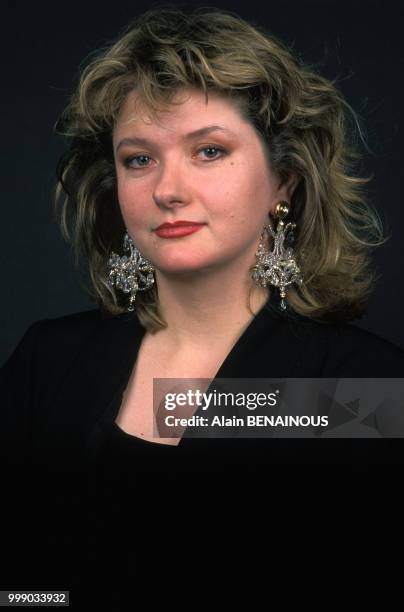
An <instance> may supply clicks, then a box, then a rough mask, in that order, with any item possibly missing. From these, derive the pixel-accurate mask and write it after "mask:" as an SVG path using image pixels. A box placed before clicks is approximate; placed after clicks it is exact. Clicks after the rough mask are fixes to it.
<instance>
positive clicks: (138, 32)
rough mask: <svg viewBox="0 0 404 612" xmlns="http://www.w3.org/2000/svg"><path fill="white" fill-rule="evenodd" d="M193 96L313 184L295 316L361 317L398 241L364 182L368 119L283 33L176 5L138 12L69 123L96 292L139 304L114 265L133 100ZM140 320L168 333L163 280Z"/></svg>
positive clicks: (114, 308)
mask: <svg viewBox="0 0 404 612" xmlns="http://www.w3.org/2000/svg"><path fill="white" fill-rule="evenodd" d="M184 88H185V89H189V88H197V89H198V90H200V91H203V92H204V94H205V98H206V100H208V95H209V91H211V92H215V93H217V94H221V95H222V96H226V97H227V99H228V100H229V101H231V102H232V104H234V105H235V108H237V109H238V110H239V112H240V113H241V116H242V117H243V118H244V119H246V120H247V121H249V122H250V123H251V125H252V126H253V127H254V128H255V130H256V133H257V135H258V137H259V138H260V139H261V140H262V142H263V143H264V144H265V150H266V152H267V156H268V163H269V165H270V168H271V170H272V171H273V172H274V173H276V174H277V175H278V176H279V177H280V178H281V179H287V178H288V175H289V173H290V172H291V171H293V172H295V173H296V174H297V176H298V178H299V184H298V187H297V189H296V190H295V192H294V194H293V197H292V199H291V203H290V204H291V206H290V208H291V215H290V218H291V220H293V221H294V222H295V223H296V226H297V227H296V232H297V235H296V241H295V244H294V249H295V255H296V259H297V261H298V263H299V266H300V269H301V272H302V275H303V279H304V282H303V284H302V285H299V286H295V285H290V286H289V288H288V294H287V299H288V304H289V305H290V307H291V308H292V310H293V311H294V312H295V313H297V314H299V315H303V316H306V317H310V318H313V319H316V320H320V321H321V320H349V319H354V318H356V317H358V316H360V315H361V314H362V313H363V311H364V308H365V306H366V303H367V301H368V298H369V296H370V293H371V290H372V289H373V286H374V282H375V278H376V277H375V274H374V272H373V271H372V270H371V267H370V250H371V248H372V247H373V246H377V245H379V244H382V243H383V241H384V239H383V232H382V228H381V222H380V218H379V216H378V214H377V212H376V210H375V209H373V208H372V206H371V205H370V204H369V202H368V201H367V197H366V196H365V194H364V185H365V184H366V183H367V182H368V181H370V180H371V179H372V177H370V178H361V177H359V176H357V162H358V160H359V159H360V157H361V156H360V154H359V153H358V152H357V147H356V140H355V134H356V128H358V131H359V135H360V137H361V139H362V138H363V137H362V134H361V128H360V123H359V119H358V115H357V114H356V113H355V111H353V109H352V108H351V107H350V105H349V104H348V103H347V102H346V100H345V99H344V98H343V96H342V94H341V93H340V92H339V91H338V90H337V88H336V87H335V85H334V84H333V83H332V82H331V81H329V80H327V79H326V78H324V77H323V76H320V75H319V74H317V73H316V71H315V70H314V69H313V68H312V67H309V66H308V65H307V64H304V63H303V61H302V60H301V59H300V57H298V56H297V54H296V52H295V51H292V50H291V49H289V48H288V47H287V46H286V45H285V44H284V43H283V42H281V41H280V40H279V39H277V38H276V37H275V36H274V35H273V34H271V33H269V32H268V31H267V30H266V29H265V28H263V27H261V26H259V25H257V24H254V25H252V23H247V22H246V21H244V20H243V19H242V18H240V17H239V16H238V15H236V14H234V13H232V12H229V11H223V10H221V9H220V10H219V9H217V8H214V7H198V8H193V9H189V8H178V7H174V6H172V5H164V6H163V7H161V8H158V7H155V8H153V9H151V10H149V11H147V12H145V13H143V14H142V15H140V16H138V17H137V18H136V19H135V20H134V21H133V22H132V23H130V24H129V26H127V28H125V30H124V31H123V33H121V35H120V36H119V38H118V39H117V40H116V41H114V42H112V43H110V44H109V45H108V46H107V47H106V48H103V49H101V50H99V49H98V50H97V51H96V52H95V54H91V55H90V57H89V58H88V60H87V65H86V66H85V67H84V68H83V69H82V71H81V74H80V76H79V82H78V85H77V88H76V89H75V91H74V92H73V94H72V96H71V98H70V101H69V104H68V106H67V108H66V109H65V110H64V111H63V113H62V115H61V117H60V118H59V120H58V121H57V123H56V126H55V130H56V132H57V133H59V134H63V135H64V136H66V137H68V138H69V139H70V146H69V148H68V150H67V151H66V152H65V154H63V155H62V157H61V158H60V160H59V163H58V167H57V179H58V182H57V185H56V190H55V204H56V207H55V211H56V213H57V215H58V221H59V223H60V225H61V229H62V234H63V236H64V238H65V239H66V240H68V241H70V242H71V244H72V246H73V251H74V254H75V264H76V266H77V269H78V271H80V262H81V261H82V258H84V262H85V268H86V272H87V274H88V273H89V276H87V279H86V289H87V291H88V293H89V294H90V295H91V296H92V298H93V299H95V300H96V302H97V303H98V305H99V306H100V307H101V309H102V310H104V311H107V312H108V313H110V314H112V315H116V314H120V313H123V312H125V311H126V310H127V305H128V296H127V294H124V293H121V292H120V291H119V294H118V293H116V292H115V290H114V289H113V288H111V287H110V286H109V284H108V269H107V262H108V259H109V256H110V254H111V251H115V252H117V251H118V252H119V251H122V244H123V236H124V233H125V230H126V228H125V224H124V222H123V219H122V215H121V212H120V207H119V202H118V196H117V178H116V170H115V164H114V157H113V148H112V131H113V127H114V125H115V122H116V119H117V116H118V114H119V111H120V109H121V107H122V104H123V102H124V100H125V98H126V96H127V95H128V94H129V93H130V92H131V91H134V90H136V92H138V93H139V96H140V98H141V99H142V100H143V101H145V103H146V106H147V108H148V110H149V112H150V115H151V116H152V117H153V118H156V117H157V113H158V112H159V110H160V107H159V104H160V105H161V107H162V108H163V109H164V107H166V108H167V105H169V104H170V103H173V100H174V97H175V95H176V94H177V93H178V92H179V91H181V90H183V89H184ZM60 201H62V206H61V207H60V209H59V206H58V203H59V202H60ZM254 263H255V262H252V265H253V264H254ZM275 291H277V290H275ZM136 311H137V314H138V316H139V319H140V321H141V322H142V324H143V325H144V326H145V327H146V329H148V330H149V331H151V332H154V331H156V330H158V329H159V328H161V327H165V326H166V323H165V321H164V320H163V319H162V317H161V315H160V314H159V308H158V293H157V288H156V285H154V286H153V287H152V289H149V290H148V291H145V292H138V294H137V296H136Z"/></svg>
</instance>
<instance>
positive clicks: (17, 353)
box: [2, 308, 124, 369]
mask: <svg viewBox="0 0 404 612" xmlns="http://www.w3.org/2000/svg"><path fill="white" fill-rule="evenodd" d="M115 318H117V319H120V318H122V317H110V316H109V315H107V314H105V313H104V312H103V311H102V310H100V309H99V308H94V309H90V310H84V311H80V312H74V313H70V314H66V315H62V316H56V317H51V318H43V319H39V320H37V321H34V322H33V323H31V324H30V325H28V327H27V328H26V329H25V331H24V332H23V333H22V334H21V336H20V337H19V339H18V341H17V342H16V345H15V348H14V350H13V351H12V353H11V355H10V356H9V357H8V359H7V360H6V362H5V364H4V365H3V368H2V369H7V368H9V367H11V366H12V365H13V364H14V363H16V362H19V363H20V364H21V363H23V362H28V361H32V360H33V359H37V358H39V360H40V361H43V362H44V363H45V362H47V361H49V362H51V361H52V360H60V361H65V360H66V361H68V359H69V358H70V357H71V356H72V355H73V354H75V353H77V352H78V350H80V347H81V346H82V345H83V344H84V343H85V342H86V341H87V340H89V339H90V338H91V336H92V335H93V334H96V333H97V331H99V330H100V329H102V328H103V327H105V325H108V322H109V321H111V320H113V319H115ZM123 318H124V316H123Z"/></svg>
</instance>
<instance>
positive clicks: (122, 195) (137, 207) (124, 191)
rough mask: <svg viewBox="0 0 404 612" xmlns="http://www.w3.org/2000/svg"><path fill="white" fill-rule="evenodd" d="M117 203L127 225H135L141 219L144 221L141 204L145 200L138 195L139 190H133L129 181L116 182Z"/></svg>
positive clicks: (143, 211) (143, 207)
mask: <svg viewBox="0 0 404 612" xmlns="http://www.w3.org/2000/svg"><path fill="white" fill-rule="evenodd" d="M118 201H119V206H120V209H121V213H122V217H123V219H124V221H125V222H126V223H127V224H129V223H130V224H131V225H137V223H139V222H140V220H141V219H143V220H144V215H145V210H144V209H145V208H146V206H143V205H142V202H145V199H144V198H143V197H142V194H141V193H139V188H136V190H135V189H134V187H133V185H131V183H130V181H126V182H121V183H119V182H118Z"/></svg>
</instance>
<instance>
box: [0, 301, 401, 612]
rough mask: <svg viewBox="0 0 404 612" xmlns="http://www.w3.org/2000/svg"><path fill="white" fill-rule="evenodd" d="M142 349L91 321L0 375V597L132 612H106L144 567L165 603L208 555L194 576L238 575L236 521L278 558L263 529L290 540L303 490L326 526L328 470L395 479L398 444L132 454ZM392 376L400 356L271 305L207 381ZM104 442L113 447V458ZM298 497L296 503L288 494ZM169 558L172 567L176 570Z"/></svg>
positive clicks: (32, 331)
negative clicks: (19, 595)
mask: <svg viewBox="0 0 404 612" xmlns="http://www.w3.org/2000/svg"><path fill="white" fill-rule="evenodd" d="M143 334H144V328H143V327H142V326H141V325H140V323H139V321H138V319H137V316H136V313H131V314H129V313H128V314H124V315H121V316H118V317H106V316H103V314H102V313H101V312H100V311H99V310H98V309H94V310H90V311H87V312H80V313H76V314H71V315H67V316H63V317H59V318H55V319H46V320H42V321H38V322H36V323H34V324H33V325H31V326H30V327H29V329H28V330H27V331H26V333H25V334H24V336H23V338H22V339H21V341H20V342H19V344H18V346H17V347H16V349H15V351H14V352H13V353H12V355H11V357H10V358H9V359H8V361H7V362H6V364H5V365H4V366H3V368H2V370H1V385H0V397H1V411H0V421H1V428H0V449H1V453H2V463H1V466H2V471H3V473H2V483H3V490H4V491H7V493H8V494H7V497H6V501H7V503H6V509H4V503H3V509H2V511H3V517H2V519H3V521H2V524H3V525H7V529H8V532H9V536H10V538H9V542H8V546H6V544H5V542H4V537H3V540H2V547H3V548H2V550H3V553H2V554H3V559H5V560H6V566H5V567H3V568H2V576H3V584H4V587H3V588H6V587H7V588H9V587H12V586H14V587H16V588H20V589H25V590H27V589H29V588H43V589H51V588H52V589H53V588H60V589H70V590H71V597H73V599H74V597H76V600H75V601H76V603H77V609H82V606H83V601H84V599H82V597H86V598H87V597H88V602H89V604H88V605H89V606H90V607H89V608H88V609H91V606H94V605H95V602H97V605H99V606H105V605H106V606H107V608H108V609H110V610H114V611H117V610H121V609H122V610H127V609H132V606H128V607H126V605H125V604H123V607H122V608H121V607H119V604H118V600H117V598H118V594H120V596H121V597H122V599H125V595H124V591H125V590H126V589H127V591H128V592H129V593H130V597H132V596H133V589H134V588H135V589H136V591H138V590H139V589H140V588H141V586H142V583H141V582H139V580H138V578H137V576H138V575H139V573H138V571H139V570H138V568H139V567H140V568H141V575H142V580H143V579H145V580H147V576H149V577H150V576H156V578H155V580H158V583H159V585H160V588H161V589H163V590H162V592H165V591H164V588H163V587H162V580H163V579H164V577H167V576H168V575H170V574H169V573H168V572H169V570H170V568H171V570H172V572H171V577H172V579H173V580H174V581H175V580H177V581H178V578H179V576H181V578H182V577H184V576H185V573H186V566H187V565H189V567H190V569H194V570H195V572H196V571H197V570H196V569H195V568H197V567H198V565H197V564H198V560H200V559H202V558H203V553H202V551H203V550H205V547H206V546H207V543H209V544H208V548H209V550H210V553H209V559H208V560H207V561H206V565H205V567H204V568H201V567H200V568H199V571H200V572H202V571H205V570H206V567H209V568H210V570H212V567H215V565H214V564H215V562H216V563H219V560H220V558H221V557H220V555H223V554H224V552H223V551H225V550H228V551H233V553H230V556H233V558H234V559H235V560H237V552H236V551H235V549H234V541H235V540H234V538H236V542H237V547H236V549H237V550H240V545H241V544H240V539H239V538H240V524H242V523H243V522H245V521H246V520H249V521H250V523H249V525H251V519H254V521H255V519H256V517H258V518H257V520H258V521H259V522H262V524H263V525H266V526H268V527H265V530H267V529H269V533H270V534H271V553H273V552H274V548H273V533H274V531H273V529H272V528H271V521H273V524H274V525H276V524H278V522H279V521H280V520H281V519H282V521H285V525H288V527H287V528H286V527H285V529H281V532H282V533H283V534H285V533H287V532H288V531H289V526H290V525H294V526H296V524H297V523H296V521H297V516H299V517H300V516H301V512H302V507H303V506H304V503H307V498H308V497H310V494H308V486H309V485H308V483H309V481H310V479H315V489H316V490H318V491H321V495H320V497H321V499H319V500H318V502H317V504H318V505H317V507H316V508H315V509H314V513H315V515H316V516H319V515H320V514H321V515H322V516H324V517H326V516H327V512H325V506H324V504H325V500H324V493H323V491H324V486H325V484H326V483H327V482H329V483H332V486H333V487H335V486H337V483H338V479H337V475H336V471H335V470H336V469H337V468H342V467H343V469H344V470H345V472H344V473H345V474H346V473H347V471H348V470H359V471H361V472H363V473H365V471H369V470H370V471H371V473H372V475H374V470H375V469H376V468H382V467H384V468H388V469H389V470H390V469H393V468H394V467H395V468H400V478H402V467H403V464H404V452H403V450H404V444H403V440H402V439H383V438H379V439H351V440H348V439H315V440H313V439H284V438H278V439H192V438H186V437H184V438H183V439H182V440H181V441H180V443H179V445H178V446H176V447H175V446H170V447H168V446H166V445H161V444H153V443H147V442H144V441H142V442H139V441H137V442H136V439H134V438H133V437H132V436H129V435H125V434H124V433H123V432H122V431H119V428H118V427H117V426H116V425H115V424H114V419H115V418H116V416H117V412H118V410H119V405H120V401H121V396H122V393H123V391H124V389H125V387H126V385H127V382H128V379H129V376H130V373H131V371H132V368H133V365H134V363H135V360H136V355H137V351H138V349H139V345H140V342H141V339H142V336H143ZM403 375H404V353H403V351H402V350H401V349H399V348H398V347H396V346H394V345H393V344H391V343H390V342H388V341H386V340H383V339H382V338H379V337H377V336H375V335H373V334H371V333H369V332H367V331H364V330H362V329H360V328H356V327H355V326H352V325H344V324H334V325H331V324H320V323H314V322H312V321H309V320H307V319H302V318H301V317H297V316H290V315H284V314H282V313H278V312H277V311H275V310H274V309H272V308H271V307H270V306H269V305H267V306H265V307H264V308H263V309H262V310H261V311H260V312H259V313H258V314H257V315H256V317H255V318H254V319H253V320H252V322H251V324H250V325H249V327H248V328H247V330H246V331H245V332H244V333H243V335H242V336H241V337H240V339H239V340H238V342H236V344H235V346H234V347H233V349H232V350H231V351H230V353H229V355H228V356H227V358H226V360H225V361H224V363H223V364H222V366H221V367H220V369H219V371H218V373H217V377H218V378H220V377H222V378H225V377H228V378H236V377H254V378H261V377H264V378H268V377H269V378H270V377H351V376H352V377H403ZM108 440H110V441H111V440H112V441H115V442H114V443H113V444H112V443H111V442H110V443H109V444H110V446H108ZM124 447H125V448H124ZM310 466H312V468H313V469H310ZM355 473H356V472H355ZM363 473H362V475H361V477H360V478H361V480H360V482H363V481H362V476H363ZM373 477H374V476H373ZM133 483H134V484H133ZM299 483H304V491H302V490H301V491H300V492H299V493H298V491H299V488H298V487H299ZM282 484H283V488H281V487H282ZM131 485H133V491H132V493H129V489H130V486H131ZM341 490H344V491H345V490H346V480H344V483H343V484H342V485H341ZM337 491H338V489H337ZM264 493H265V495H268V494H270V496H271V497H270V498H269V501H268V499H265V498H264V497H263V494H264ZM292 495H293V498H292ZM338 495H339V494H338ZM291 498H292V499H291ZM311 499H313V497H312V494H311ZM243 502H245V503H246V505H248V507H247V508H245V507H244V508H243ZM335 503H336V502H335V500H334V501H333V506H335ZM242 508H243V509H242ZM271 509H274V513H275V516H271ZM288 512H289V513H290V517H289V523H288V522H287V521H288V519H287V518H286V517H287V516H288V514H287V513H288ZM4 513H5V514H4ZM298 513H299V514H298ZM292 515H293V516H292ZM342 515H345V511H344V512H343V513H342ZM347 515H348V516H350V517H351V515H352V514H351V512H348V513H347ZM212 516H215V517H216V518H217V521H216V524H215V525H212V522H210V521H209V517H212ZM232 519H234V522H233V526H232V528H231V529H232V530H230V531H229V530H228V525H229V521H231V520H232ZM236 521H237V530H236V531H235V530H234V529H235V527H234V525H235V522H236ZM195 523H197V528H196V527H195ZM173 524H174V525H176V526H177V527H178V528H177V527H176V528H173V527H172V525H173ZM230 524H231V522H230ZM207 525H209V529H207V528H206V527H207ZM179 528H181V529H179ZM205 528H206V529H205ZM250 530H251V526H250V527H249V531H250ZM265 532H266V531H265ZM309 532H310V534H312V531H310V530H309ZM260 533H261V532H260ZM292 533H293V534H295V533H296V532H295V531H294V530H293V529H292ZM326 533H328V531H327V530H326ZM213 534H215V535H214V536H213ZM236 536H237V537H236ZM261 537H262V535H260V536H259V540H260V539H261ZM294 537H295V536H294ZM327 537H328V536H327ZM213 538H214V541H215V544H214V546H213ZM178 550H180V551H181V561H179V557H174V554H175V552H178ZM290 550H291V549H290V546H289V545H286V551H290ZM21 551H23V553H22V552H21ZM111 551H112V552H111ZM280 551H281V549H278V552H277V555H278V557H277V558H278V559H279V558H281V557H279V554H280ZM255 552H256V551H255V550H254V554H255ZM41 554H42V558H40V556H41ZM288 554H289V553H288ZM205 559H206V557H205ZM288 559H289V557H288ZM184 560H185V561H184ZM285 561H287V562H288V563H289V561H290V559H289V560H285ZM230 562H231V559H229V556H227V558H226V561H225V563H226V564H227V565H228V564H229V563H230ZM199 563H200V561H199ZM238 563H239V564H241V565H239V566H238V568H235V569H234V572H240V571H243V572H245V570H246V567H245V566H244V562H242V560H239V562H238ZM176 564H179V565H178V571H177V570H176ZM219 565H220V567H217V571H220V572H223V568H224V566H223V564H219ZM253 567H254V571H256V569H257V567H256V564H255V563H253ZM265 567H266V566H265ZM134 568H135V569H134ZM143 568H146V569H145V570H144V571H142V570H143ZM156 568H157V569H156ZM156 571H157V574H156ZM173 574H174V576H173ZM234 575H238V574H237V573H235V574H234ZM202 577H203V575H202V574H200V579H202ZM254 579H256V576H255V577H254ZM173 584H174V583H171V584H169V585H168V587H167V588H169V589H170V591H169V592H170V593H171V592H172V589H173V588H174V587H173ZM111 585H112V586H111ZM93 587H94V588H95V587H97V589H98V591H97V592H98V596H97V595H96V593H95V591H93V590H92V588H93ZM101 587H102V588H104V589H107V591H105V590H104V591H100V588H101ZM84 588H85V594H84V593H83V589H84ZM178 588H180V585H177V586H176V587H175V588H174V591H175V592H177V589H178ZM79 593H80V596H79V595H78V594H79ZM146 594H147V593H146ZM73 607H74V606H73Z"/></svg>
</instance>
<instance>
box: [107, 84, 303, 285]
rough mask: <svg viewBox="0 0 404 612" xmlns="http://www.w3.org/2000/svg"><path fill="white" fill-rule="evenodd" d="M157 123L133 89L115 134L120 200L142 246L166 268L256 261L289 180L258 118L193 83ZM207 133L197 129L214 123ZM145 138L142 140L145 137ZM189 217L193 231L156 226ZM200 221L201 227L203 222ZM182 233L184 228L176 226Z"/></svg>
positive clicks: (154, 261) (130, 228)
mask: <svg viewBox="0 0 404 612" xmlns="http://www.w3.org/2000/svg"><path fill="white" fill-rule="evenodd" d="M187 94H189V95H188V96H187V98H186V99H185V101H183V100H184V98H183V97H182V98H181V101H182V103H181V104H180V105H178V106H174V107H170V108H169V111H168V112H164V113H160V114H159V116H158V120H159V121H158V123H156V122H152V120H151V119H150V118H148V116H147V111H145V109H144V107H143V106H141V105H140V104H138V103H137V105H136V108H135V101H136V102H138V100H137V96H136V93H135V92H132V93H130V94H129V95H128V96H127V98H126V101H125V104H124V105H123V107H122V109H121V113H120V115H119V117H118V120H117V122H116V125H115V128H114V133H113V145H114V155H115V164H116V171H117V180H118V198H119V203H120V208H121V212H122V216H123V220H124V222H125V225H126V228H127V230H128V233H129V235H130V236H131V237H132V239H133V241H134V243H135V245H136V246H137V248H138V249H139V251H140V252H141V254H142V255H143V256H144V257H146V259H148V260H149V261H150V262H151V263H152V264H153V265H154V266H155V267H156V268H157V270H160V271H161V272H162V273H166V274H173V273H174V274H181V273H187V274H189V273H190V272H192V273H195V272H197V271H212V270H215V269H219V268H220V267H223V266H226V265H227V266H228V265H229V264H232V263H235V264H236V266H235V267H236V269H238V270H240V265H241V266H243V264H245V266H246V267H248V269H249V267H251V266H252V265H254V264H255V256H254V255H255V251H256V249H257V246H258V243H259V238H260V235H261V232H262V228H263V226H264V225H265V222H266V220H267V218H268V213H269V212H271V211H273V209H274V207H275V206H276V204H277V202H278V201H279V200H288V201H290V196H291V192H290V191H288V189H289V187H290V185H289V187H288V186H287V185H286V186H283V187H282V188H281V187H280V181H279V180H278V178H277V177H276V176H275V175H273V174H272V172H271V171H270V170H269V168H268V162H267V160H266V157H265V152H264V148H263V145H262V143H261V141H260V139H259V137H258V136H257V134H256V132H255V130H254V128H253V127H252V125H251V124H249V123H247V122H246V121H245V120H244V119H243V118H242V117H241V116H240V115H239V113H238V112H237V110H236V108H235V107H234V106H233V105H232V104H231V102H229V101H228V100H226V99H224V98H223V97H221V96H218V95H216V94H215V95H214V94H212V93H210V95H209V101H208V104H206V103H205V97H204V93H203V92H201V91H198V90H187ZM213 125H215V126H220V128H221V129H215V130H213V129H210V130H209V131H208V130H207V129H206V130H205V132H204V133H202V132H200V133H199V134H198V133H196V134H192V132H196V131H197V130H199V131H200V130H202V129H205V128H208V127H210V126H213ZM140 139H141V140H140ZM176 221H188V222H193V223H196V224H200V225H198V228H199V229H198V230H197V231H194V232H192V233H187V234H186V235H178V233H176V234H172V233H171V234H169V232H170V230H169V231H168V232H167V233H166V234H165V235H164V234H163V233H161V234H160V235H159V233H156V228H158V227H159V226H160V225H162V224H163V223H175V222H176ZM194 229H195V228H194ZM177 232H178V230H177Z"/></svg>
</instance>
